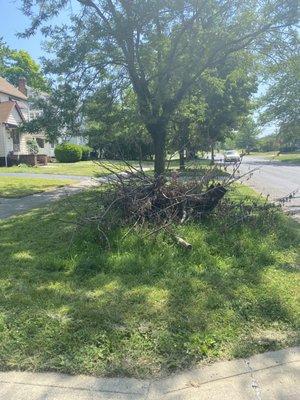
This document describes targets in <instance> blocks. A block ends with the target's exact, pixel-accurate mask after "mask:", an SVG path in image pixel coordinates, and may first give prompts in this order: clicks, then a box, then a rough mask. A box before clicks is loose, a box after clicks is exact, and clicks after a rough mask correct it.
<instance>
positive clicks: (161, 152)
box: [148, 124, 167, 176]
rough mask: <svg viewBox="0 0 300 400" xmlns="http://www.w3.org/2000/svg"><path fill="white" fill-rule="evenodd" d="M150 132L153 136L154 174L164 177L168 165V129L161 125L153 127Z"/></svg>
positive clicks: (149, 128) (149, 129)
mask: <svg viewBox="0 0 300 400" xmlns="http://www.w3.org/2000/svg"><path fill="white" fill-rule="evenodd" d="M148 131H149V133H150V134H151V136H152V140H153V147H154V157H155V158H154V173H155V175H156V176H159V175H164V173H165V164H166V154H165V153H166V135H167V129H166V128H165V127H164V126H162V125H160V124H157V125H152V126H150V127H148Z"/></svg>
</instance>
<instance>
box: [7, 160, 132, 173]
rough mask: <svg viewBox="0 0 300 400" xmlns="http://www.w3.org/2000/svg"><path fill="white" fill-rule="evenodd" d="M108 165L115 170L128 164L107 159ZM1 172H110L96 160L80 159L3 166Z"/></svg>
mask: <svg viewBox="0 0 300 400" xmlns="http://www.w3.org/2000/svg"><path fill="white" fill-rule="evenodd" d="M106 164H107V166H108V167H109V168H110V169H113V170H115V169H116V168H115V167H117V168H124V169H126V166H125V165H124V164H123V163H122V162H121V161H107V162H106ZM1 172H28V173H34V174H59V175H77V176H78V175H82V176H95V175H107V174H109V172H108V171H107V170H106V169H105V168H103V167H101V166H99V165H97V164H96V163H95V162H94V161H79V162H77V163H56V162H55V163H52V164H48V165H46V166H38V167H28V166H26V165H21V166H13V167H8V168H6V167H1V168H0V173H1Z"/></svg>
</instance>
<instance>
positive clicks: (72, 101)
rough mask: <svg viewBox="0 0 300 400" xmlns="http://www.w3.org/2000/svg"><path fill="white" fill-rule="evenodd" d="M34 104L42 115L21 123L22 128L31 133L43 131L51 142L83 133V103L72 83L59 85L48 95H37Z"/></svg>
mask: <svg viewBox="0 0 300 400" xmlns="http://www.w3.org/2000/svg"><path fill="white" fill-rule="evenodd" d="M32 106H33V108H34V109H36V110H40V115H39V116H38V117H37V118H35V119H33V120H31V121H29V122H25V123H23V124H22V125H21V127H20V130H21V131H24V132H30V133H38V132H41V131H43V132H44V133H45V134H46V136H47V138H48V140H49V141H50V142H55V141H56V140H57V139H58V138H59V137H61V138H62V139H63V140H65V139H68V138H70V137H71V136H79V135H81V133H82V123H83V121H82V118H83V116H82V112H81V110H82V104H81V102H80V99H79V97H78V93H77V92H76V91H75V90H74V89H73V88H72V86H71V85H68V84H64V85H58V86H57V88H55V89H53V90H52V91H51V93H49V95H48V96H41V97H39V96H37V97H36V98H35V99H33V100H32Z"/></svg>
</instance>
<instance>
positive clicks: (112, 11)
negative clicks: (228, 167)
mask: <svg viewBox="0 0 300 400" xmlns="http://www.w3.org/2000/svg"><path fill="white" fill-rule="evenodd" d="M77 3H79V5H80V6H81V9H80V11H79V12H78V13H77V15H75V16H73V18H72V20H71V24H70V26H69V27H67V26H62V27H57V28H56V29H55V28H53V27H52V26H48V27H45V26H44V28H43V32H44V33H45V34H46V35H48V37H51V38H52V44H51V47H50V49H52V50H54V51H55V53H56V55H57V58H56V60H51V62H50V63H48V66H50V68H49V71H50V72H52V73H58V74H63V73H65V77H66V78H67V79H69V80H73V81H74V82H76V85H78V86H81V89H82V90H86V89H87V88H88V87H91V86H92V87H96V86H97V83H99V81H101V80H102V79H103V72H104V71H105V70H109V71H110V73H113V74H114V75H115V81H116V82H117V83H118V82H119V81H120V80H128V82H130V84H131V85H132V88H133V90H134V92H135V94H136V97H137V102H138V106H139V112H140V115H141V118H142V120H143V123H144V125H145V127H146V129H147V130H148V132H149V134H150V135H151V137H152V139H153V143H154V151H155V171H156V173H157V174H161V173H163V172H164V168H165V146H166V136H167V131H168V129H167V128H168V124H169V122H170V118H171V117H172V115H173V114H174V112H175V111H176V110H177V108H178V107H179V105H180V103H181V101H182V100H183V99H184V98H185V97H186V96H187V95H188V94H189V93H190V91H191V90H193V89H194V88H195V86H196V85H198V84H199V82H200V81H201V77H202V74H203V73H204V72H205V71H206V70H209V69H214V68H215V67H216V66H218V65H220V63H225V62H226V60H227V57H228V56H229V55H230V54H232V53H235V52H238V51H240V50H242V49H246V48H247V49H248V50H249V51H252V52H258V51H260V50H265V49H266V46H267V48H268V53H270V47H271V46H272V43H274V42H276V45H278V44H279V43H280V39H282V37H283V35H284V38H285V40H287V35H288V33H289V32H288V27H289V26H291V25H292V24H293V23H295V22H296V20H297V3H298V2H297V1H296V0H288V1H284V2H282V1H281V0H280V1H279V0H230V1H228V0H210V1H207V0H168V1H165V0H164V1H163V0H151V1H146V0H145V1H140V0H77ZM67 5H68V1H67V0H59V1H55V2H53V1H50V0H35V2H32V0H23V11H24V13H25V14H26V15H27V16H29V17H31V19H32V24H31V26H30V27H29V28H28V30H27V31H26V32H25V33H24V35H25V36H26V35H31V34H33V33H34V32H35V31H36V29H38V28H39V27H41V26H42V25H43V24H44V23H47V21H49V20H51V18H52V17H54V16H57V14H58V13H59V12H60V11H61V10H62V9H63V8H64V7H66V6H67Z"/></svg>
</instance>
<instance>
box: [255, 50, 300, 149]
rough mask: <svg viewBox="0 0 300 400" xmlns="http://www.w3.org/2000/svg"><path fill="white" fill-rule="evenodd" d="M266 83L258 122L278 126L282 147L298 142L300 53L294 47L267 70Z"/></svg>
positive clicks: (299, 132) (290, 147)
mask: <svg viewBox="0 0 300 400" xmlns="http://www.w3.org/2000/svg"><path fill="white" fill-rule="evenodd" d="M270 73H271V74H270V76H269V79H270V84H269V89H268V90H267V92H266V94H265V95H264V96H263V97H262V106H263V110H262V113H261V116H260V121H261V123H262V124H269V123H275V124H276V125H277V126H278V141H279V142H280V143H281V145H280V147H281V148H282V149H285V150H288V149H290V150H293V149H294V148H295V147H296V144H297V143H300V97H299V93H300V57H299V54H297V48H295V49H294V53H293V55H292V56H290V57H289V58H288V59H287V60H285V61H282V62H281V63H279V64H276V65H275V66H273V68H272V69H271V70H270Z"/></svg>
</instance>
